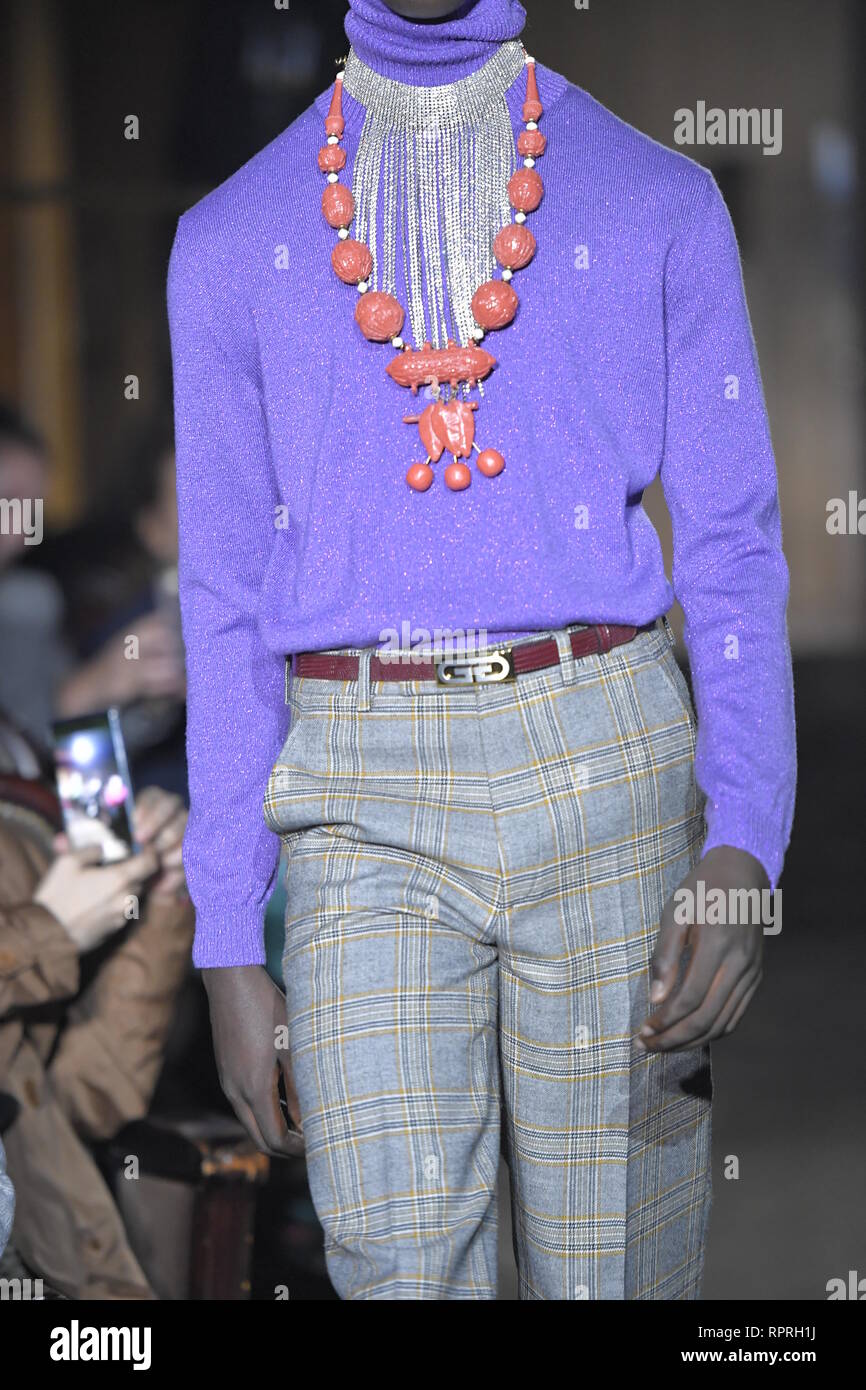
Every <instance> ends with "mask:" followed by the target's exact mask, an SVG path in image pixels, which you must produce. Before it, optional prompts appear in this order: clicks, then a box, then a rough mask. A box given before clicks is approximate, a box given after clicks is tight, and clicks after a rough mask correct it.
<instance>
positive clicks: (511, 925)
mask: <svg viewBox="0 0 866 1390" xmlns="http://www.w3.org/2000/svg"><path fill="white" fill-rule="evenodd" d="M567 631H568V630H561V631H558V632H556V633H554V634H553V635H554V636H555V638H556V641H557V643H558V645H559V650H560V656H561V665H560V666H558V667H552V668H549V669H546V670H544V671H539V672H535V673H532V674H528V675H525V676H519V677H517V679H516V680H515V681H513V682H506V683H502V684H481V685H469V686H465V687H462V688H459V689H455V688H453V687H448V688H445V687H442V686H439V685H437V684H435V683H422V682H418V681H416V682H413V681H412V680H411V679H407V681H406V682H400V683H396V684H390V683H385V682H378V683H373V684H372V685H371V684H370V682H369V671H368V668H367V664H366V663H365V662H364V661H362V664H361V671H360V675H359V679H358V680H357V681H353V682H336V681H322V680H311V679H296V680H295V681H294V682H293V686H292V689H291V692H290V703H291V705H292V716H293V717H292V725H291V729H290V732H289V736H288V738H287V740H286V743H285V746H284V748H283V750H282V752H281V754H280V757H279V759H278V760H277V762H276V764H275V766H274V769H273V771H272V774H271V777H270V781H269V784H268V790H267V795H266V801H265V818H266V821H267V823H268V825H269V826H270V827H271V829H272V830H274V831H276V832H277V833H278V834H280V835H281V837H282V838H283V842H284V845H285V847H286V850H287V853H288V874H287V891H288V908H287V918H286V947H285V955H284V962H283V965H284V974H285V982H286V991H287V998H288V1010H289V1036H290V1047H291V1055H292V1063H293V1066H294V1072H295V1079H296V1084H297V1088H298V1094H299V1097H300V1104H301V1112H302V1116H303V1120H304V1129H305V1134H306V1140H307V1159H308V1165H309V1176H310V1185H311V1190H312V1194H313V1200H314V1203H315V1206H316V1210H317V1212H318V1215H319V1218H320V1220H321V1222H322V1225H323V1227H324V1230H325V1239H326V1251H327V1258H328V1267H329V1273H330V1275H331V1279H332V1281H333V1283H334V1286H335V1288H336V1290H337V1292H338V1293H339V1294H340V1296H341V1297H343V1298H368V1299H403V1298H430V1299H446V1298H448V1299H450V1298H458V1299H460V1298H465V1299H484V1298H494V1297H495V1296H496V1262H497V1242H496V1204H495V1185H496V1175H497V1163H498V1158H499V1152H500V1138H501V1134H500V1124H501V1123H502V1125H504V1130H505V1134H504V1138H505V1141H506V1145H507V1154H508V1158H509V1164H510V1169H511V1175H512V1190H513V1201H514V1230H515V1243H516V1253H517V1258H518V1268H519V1277H520V1295H521V1298H526V1299H584V1298H586V1299H689V1298H695V1297H697V1295H698V1286H699V1280H700V1275H701V1267H702V1258H703V1243H704V1234H705V1226H706V1218H707V1214H708V1210H709V1202H710V1174H709V1157H710V1093H711V1082H710V1070H709V1049H700V1050H692V1051H686V1052H679V1053H671V1054H667V1055H659V1056H651V1055H649V1054H646V1053H641V1052H639V1051H637V1050H636V1049H635V1048H634V1045H633V1038H634V1035H635V1034H636V1032H637V1029H638V1028H639V1026H640V1024H641V1023H642V1021H643V1019H644V1017H645V1016H646V1014H647V1012H648V1011H649V1010H648V971H649V962H650V958H651V955H652V950H653V945H654V940H655V934H656V931H657V928H658V922H659V918H660V914H661V911H662V907H663V904H664V902H665V901H666V899H667V898H668V897H669V896H670V894H671V893H672V892H673V890H674V889H675V888H676V887H677V885H678V884H679V883H680V881H681V880H682V879H683V877H684V876H685V875H686V873H687V872H688V871H689V869H690V868H691V867H692V865H693V864H694V863H695V861H696V860H697V859H698V858H699V855H700V848H701V843H702V839H703V831H704V826H703V814H702V812H703V798H702V796H701V794H700V792H699V791H698V788H697V786H696V783H695V777H694V752H695V721H694V713H693V710H692V706H691V702H690V699H689V695H688V688H687V686H686V684H685V681H684V679H683V677H682V675H681V673H680V671H679V668H678V666H677V663H676V660H675V658H674V655H673V652H672V648H671V643H670V641H669V638H668V635H666V634H667V633H669V632H670V629H669V628H668V627H667V625H666V624H665V625H664V626H662V624H661V622H660V624H659V625H658V626H657V627H656V628H654V629H653V630H652V631H650V632H648V633H644V634H640V635H638V636H637V637H636V638H635V639H634V640H633V641H632V642H631V643H629V644H627V645H625V646H622V647H618V648H615V649H614V650H613V651H612V652H610V653H609V654H607V655H606V656H591V657H585V658H582V659H580V660H577V661H575V660H574V658H573V657H572V656H571V652H570V648H569V647H568V638H567ZM511 645H514V644H511ZM368 650H369V649H368ZM410 673H411V668H410V667H409V668H407V674H410Z"/></svg>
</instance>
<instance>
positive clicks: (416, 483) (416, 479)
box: [406, 463, 433, 492]
mask: <svg viewBox="0 0 866 1390" xmlns="http://www.w3.org/2000/svg"><path fill="white" fill-rule="evenodd" d="M432 481H433V469H432V468H431V467H430V465H429V463H413V464H412V466H411V468H410V469H409V471H408V473H407V474H406V482H407V483H408V484H409V486H410V487H411V488H414V489H415V491H416V492H426V491H427V489H428V487H429V486H430V484H431V483H432Z"/></svg>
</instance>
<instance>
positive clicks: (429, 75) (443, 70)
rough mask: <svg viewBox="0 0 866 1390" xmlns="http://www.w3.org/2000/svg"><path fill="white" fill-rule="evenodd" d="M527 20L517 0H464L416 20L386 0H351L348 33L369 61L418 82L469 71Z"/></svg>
mask: <svg viewBox="0 0 866 1390" xmlns="http://www.w3.org/2000/svg"><path fill="white" fill-rule="evenodd" d="M525 23H526V11H525V10H524V8H523V6H522V5H521V4H519V3H518V0H466V3H465V4H463V5H461V6H460V9H459V10H455V12H454V14H453V15H450V16H449V17H448V18H447V19H444V20H441V21H439V22H438V23H435V24H416V23H413V21H412V20H410V19H404V18H403V16H402V15H398V14H395V13H394V11H393V10H390V9H389V8H388V6H387V5H386V4H385V3H384V0H349V13H348V14H347V15H346V19H345V30H346V36H347V38H348V39H349V42H350V43H351V45H352V47H353V48H354V50H355V52H356V53H357V55H358V57H359V58H361V59H362V60H363V61H364V62H365V63H366V64H367V66H368V67H371V68H373V69H374V70H375V71H376V72H378V73H381V74H382V76H383V77H391V78H393V79H394V80H395V81H396V82H408V83H411V84H412V85H414V86H417V87H434V86H437V85H439V84H440V83H443V82H455V81H457V79H458V78H461V77H468V75H469V74H470V73H471V72H474V71H475V70H476V68H480V67H481V66H482V64H484V63H486V62H487V61H488V59H489V58H492V56H493V54H494V53H495V52H496V50H497V48H498V47H499V46H500V44H502V43H505V41H506V40H507V39H515V38H517V36H518V35H519V34H520V33H521V31H522V30H523V26H524V24H525Z"/></svg>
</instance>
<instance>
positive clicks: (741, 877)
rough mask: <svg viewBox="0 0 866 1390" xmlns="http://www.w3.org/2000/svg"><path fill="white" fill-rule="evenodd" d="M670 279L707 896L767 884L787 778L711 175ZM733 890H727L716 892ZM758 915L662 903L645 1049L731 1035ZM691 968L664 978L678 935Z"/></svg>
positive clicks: (756, 498)
mask: <svg viewBox="0 0 866 1390" xmlns="http://www.w3.org/2000/svg"><path fill="white" fill-rule="evenodd" d="M705 178H706V182H705V184H704V187H703V189H702V191H701V196H700V198H699V199H697V200H696V202H695V204H694V209H693V212H692V215H691V217H690V219H689V221H688V225H687V226H685V227H684V228H683V229H682V231H681V233H680V235H678V237H677V238H676V239H675V241H674V243H673V245H672V246H671V249H670V252H669V255H668V260H667V265H666V275H665V333H666V349H667V387H668V403H667V424H666V438H665V450H664V460H663V465H662V470H661V479H662V484H663V487H664V492H665V498H666V500H667V504H668V508H669V511H670V514H671V519H672V522H673V538H674V571H673V585H674V591H675V593H676V595H677V598H678V599H679V601H680V603H681V604H682V607H683V610H684V612H685V616H686V627H685V640H686V646H687V648H688V652H689V659H690V665H691V672H692V681H693V686H694V692H695V704H696V709H697V716H698V738H697V752H696V761H695V768H696V776H697V780H698V783H699V785H700V787H701V789H702V790H703V791H704V792H705V793H706V798H707V801H706V820H707V828H708V833H707V839H706V842H705V845H704V857H703V859H702V860H701V862H700V864H699V865H697V866H696V868H695V870H694V871H693V872H692V873H691V874H690V875H689V876H688V878H687V879H686V880H685V882H684V885H683V886H684V887H689V888H692V889H694V888H695V885H696V883H697V880H698V879H703V881H704V883H705V885H706V890H707V892H708V893H709V892H710V891H711V890H712V889H714V888H720V889H722V890H723V891H724V892H725V893H726V895H727V894H728V892H729V890H731V889H737V888H739V889H759V890H760V889H763V888H767V887H769V886H772V887H773V888H775V885H776V883H777V881H778V877H779V874H780V872H781V868H782V860H783V857H784V852H785V848H786V846H787V843H788V838H789V836H790V831H791V821H792V816H793V805H794V785H795V778H796V766H795V744H794V698H793V681H792V675H791V654H790V647H789V644H788V635H787V626H786V604H787V597H788V570H787V566H786V563H785V558H784V555H783V553H782V535H781V523H780V516H779V499H778V486H777V479H776V467H775V461H774V457H773V450H772V445H771V442H770V434H769V428H768V423H767V417H766V410H765V406H764V398H763V391H762V387H761V379H760V373H759V369H758V362H757V356H756V353H755V346H754V340H753V337H752V331H751V325H750V322H749V316H748V310H747V308H746V301H745V295H744V291H743V281H742V273H741V269H740V259H739V252H738V249H737V244H736V239H735V236H734V231H733V227H732V225H731V220H730V217H729V215H728V211H727V208H726V207H725V204H724V202H723V201H722V198H721V195H720V193H719V190H718V188H717V186H716V184H715V181H714V180H713V179H712V178H711V177H710V176H709V175H706V176H705ZM727 900H729V899H727ZM762 943H763V931H762V927H761V925H760V923H758V924H756V925H750V924H749V923H741V924H729V925H727V926H712V925H705V926H697V927H692V928H688V927H683V926H678V925H677V924H676V922H675V920H674V911H673V904H672V903H669V904H668V905H667V907H666V909H665V913H664V917H663V920H662V924H661V932H660V936H659V941H658V946H657V950H656V956H655V960H654V963H653V975H654V989H653V993H654V996H655V998H656V999H657V1000H658V1001H659V1007H657V1008H656V1010H655V1012H654V1013H653V1015H652V1016H651V1017H650V1019H649V1020H648V1023H649V1025H650V1030H651V1031H649V1032H648V1033H647V1034H646V1035H645V1038H644V1041H645V1043H646V1045H647V1047H649V1048H650V1050H663V1049H665V1048H672V1047H683V1046H693V1045H695V1044H697V1043H702V1042H705V1041H708V1040H710V1039H712V1038H716V1037H719V1036H721V1035H722V1034H723V1033H726V1032H730V1031H731V1029H732V1028H733V1027H735V1026H736V1024H737V1022H738V1021H739V1019H740V1017H741V1016H742V1014H743V1012H744V1010H745V1008H746V1006H747V1005H748V1002H749V1000H750V999H751V997H752V994H753V993H754V991H755V989H756V988H757V984H758V982H759V980H760V970H761V948H762ZM686 946H688V947H689V948H690V951H691V956H690V962H689V966H688V970H687V972H686V974H685V976H684V978H683V979H682V981H681V983H680V984H679V986H678V987H675V981H676V977H677V972H678V968H679V963H680V958H681V954H682V951H683V949H684V947H686Z"/></svg>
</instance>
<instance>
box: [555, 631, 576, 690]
mask: <svg viewBox="0 0 866 1390" xmlns="http://www.w3.org/2000/svg"><path fill="white" fill-rule="evenodd" d="M553 635H554V637H555V638H556V646H557V649H558V651H559V669H560V671H561V672H562V683H563V685H570V684H571V682H572V681H573V680H574V678H575V676H576V675H577V662H576V661H575V659H574V652H573V651H572V650H571V629H570V628H567V627H560V628H557V630H556V632H555V633H554V634H553Z"/></svg>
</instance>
